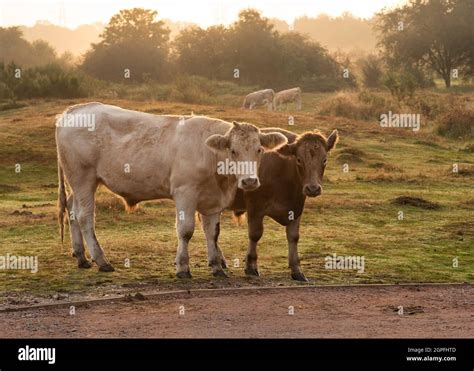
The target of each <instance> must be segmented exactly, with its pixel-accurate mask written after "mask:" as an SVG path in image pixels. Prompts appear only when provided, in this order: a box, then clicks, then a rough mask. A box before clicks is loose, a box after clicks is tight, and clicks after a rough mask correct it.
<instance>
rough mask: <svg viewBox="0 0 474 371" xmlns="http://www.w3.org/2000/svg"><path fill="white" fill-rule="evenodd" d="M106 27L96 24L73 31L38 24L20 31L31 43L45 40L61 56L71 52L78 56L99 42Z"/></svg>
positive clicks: (47, 24)
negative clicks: (92, 44)
mask: <svg viewBox="0 0 474 371" xmlns="http://www.w3.org/2000/svg"><path fill="white" fill-rule="evenodd" d="M104 27H105V25H104V24H103V23H95V24H87V25H82V26H79V27H78V28H75V29H73V30H71V29H69V28H66V27H61V26H57V25H55V24H51V23H49V22H37V23H36V24H35V25H34V26H33V27H24V26H21V27H20V29H21V30H22V31H23V35H24V36H25V39H26V40H28V41H30V42H32V41H34V40H37V39H43V40H45V41H47V42H48V43H49V44H50V45H51V46H52V47H53V48H54V49H55V50H56V51H57V52H58V53H59V54H62V53H64V52H65V51H70V52H71V53H72V54H74V55H76V56H77V55H81V54H82V53H84V52H85V51H86V50H87V49H89V47H90V44H91V43H95V42H98V41H99V35H100V33H101V32H102V30H103V29H104Z"/></svg>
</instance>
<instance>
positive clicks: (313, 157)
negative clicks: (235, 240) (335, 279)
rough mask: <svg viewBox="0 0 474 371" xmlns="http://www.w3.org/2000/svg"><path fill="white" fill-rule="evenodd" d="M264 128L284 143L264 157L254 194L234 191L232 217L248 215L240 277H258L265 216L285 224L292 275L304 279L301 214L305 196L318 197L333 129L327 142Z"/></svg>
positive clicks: (334, 135) (333, 140)
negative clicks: (277, 134)
mask: <svg viewBox="0 0 474 371" xmlns="http://www.w3.org/2000/svg"><path fill="white" fill-rule="evenodd" d="M265 130H269V131H272V132H273V131H279V132H281V133H283V134H284V135H286V136H287V138H288V144H286V145H284V146H283V147H281V148H280V149H278V151H276V152H269V153H265V154H264V155H263V158H262V163H261V165H260V169H259V177H260V182H261V186H260V187H259V188H258V189H256V190H249V191H243V190H239V191H237V194H236V197H235V200H234V203H233V204H232V205H231V207H230V209H231V210H234V215H236V216H240V215H242V214H243V213H244V212H245V211H246V212H247V220H248V236H249V245H248V251H247V257H246V263H245V273H246V274H247V275H254V276H258V275H259V274H258V270H257V243H258V241H259V240H260V238H261V237H262V234H263V218H264V217H265V216H269V217H270V218H272V219H273V220H275V221H276V222H278V223H280V224H281V225H284V226H286V237H287V240H288V261H289V267H290V269H291V277H292V278H293V279H294V280H298V281H306V277H305V275H304V274H303V272H302V271H301V267H300V261H299V257H298V249H297V246H298V239H299V228H300V220H301V214H302V213H303V208H304V204H305V200H306V197H316V196H319V195H321V193H322V189H323V188H322V184H323V175H324V169H325V167H326V162H327V155H328V153H329V152H330V151H331V150H332V149H333V148H334V146H335V144H336V142H337V140H338V134H337V130H334V131H333V132H332V133H331V135H329V137H328V138H327V139H326V137H325V136H324V135H323V134H321V133H320V132H319V131H314V132H307V133H304V134H302V135H296V134H294V133H291V132H289V131H286V130H283V129H275V128H271V129H262V131H265Z"/></svg>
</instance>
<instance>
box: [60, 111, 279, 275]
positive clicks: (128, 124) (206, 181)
mask: <svg viewBox="0 0 474 371" xmlns="http://www.w3.org/2000/svg"><path fill="white" fill-rule="evenodd" d="M77 117H79V118H80V122H76V123H75V118H77ZM85 118H91V119H89V120H88V122H87V123H88V125H84V119H85ZM91 122H93V125H90V123H91ZM56 126H57V128H56V143H57V150H58V173H59V207H60V209H59V221H60V227H61V237H63V231H64V226H63V222H64V214H65V212H66V210H67V211H68V215H69V223H70V232H71V239H72V246H73V255H74V256H75V257H76V258H77V261H78V266H79V267H81V268H89V267H90V266H91V265H90V263H89V262H88V261H87V259H86V256H85V250H84V242H83V238H84V239H85V242H86V243H87V246H88V248H89V250H90V254H91V256H92V259H93V260H94V261H95V262H96V263H97V264H98V266H99V270H101V271H113V270H114V269H113V267H112V265H111V264H110V263H109V262H108V260H107V258H106V257H105V255H104V252H103V250H102V248H101V246H100V245H99V242H98V241H97V238H96V235H95V230H94V209H95V201H94V195H95V192H96V189H97V187H98V185H99V184H103V185H104V186H105V187H107V188H108V189H109V190H110V191H112V192H113V193H115V194H117V195H119V196H121V197H122V198H123V199H124V200H125V202H126V204H127V206H128V207H133V206H134V205H136V204H137V203H139V202H140V201H145V200H154V199H162V198H169V199H173V200H174V201H175V203H176V230H177V235H178V249H177V256H176V267H177V276H178V277H179V278H186V277H191V273H190V270H189V256H188V242H189V240H190V239H191V237H192V235H193V232H194V214H195V212H196V210H197V211H199V212H200V213H201V214H203V215H204V216H203V226H204V232H205V235H206V238H207V246H208V255H209V259H210V260H209V263H210V266H211V267H212V272H213V274H214V275H218V276H219V275H225V273H224V271H223V270H222V266H223V265H225V261H222V260H221V256H222V254H221V253H220V251H219V248H218V246H217V239H216V234H217V233H218V231H219V218H220V213H221V211H222V210H223V209H225V208H226V207H228V206H229V205H230V204H231V202H232V201H233V199H234V197H235V193H236V191H237V188H242V189H247V190H249V189H255V188H257V187H258V186H259V185H260V184H259V179H258V176H257V174H256V173H255V174H254V173H252V174H245V173H238V174H237V173H235V172H234V173H229V172H227V173H226V172H224V173H219V172H218V171H216V170H217V168H218V166H219V164H221V163H224V162H225V163H227V162H228V161H234V162H238V163H240V162H244V163H246V162H251V163H255V164H256V167H257V169H258V165H259V164H260V160H261V157H262V155H263V148H262V146H263V147H266V148H273V147H275V146H277V145H281V144H284V143H286V142H287V138H286V137H285V136H284V135H282V134H281V133H271V132H267V133H261V132H260V131H259V129H258V128H257V127H256V126H254V125H251V124H247V123H237V122H234V123H229V122H225V121H222V120H218V119H212V118H208V117H199V116H196V117H193V116H191V117H189V116H188V117H180V116H157V115H152V114H147V113H142V112H136V111H130V110H125V109H122V108H119V107H115V106H110V105H104V104H101V103H89V104H83V105H77V106H73V107H71V108H69V109H67V110H66V111H65V112H64V113H63V114H62V115H61V116H60V118H59V119H58V120H57V122H56ZM65 180H67V182H68V183H69V186H70V188H71V190H72V193H71V195H70V196H69V197H68V198H66V191H65Z"/></svg>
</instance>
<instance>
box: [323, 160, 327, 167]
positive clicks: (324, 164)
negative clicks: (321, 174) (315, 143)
mask: <svg viewBox="0 0 474 371" xmlns="http://www.w3.org/2000/svg"><path fill="white" fill-rule="evenodd" d="M327 162H328V159H327V158H325V159H324V161H323V166H326V163H327Z"/></svg>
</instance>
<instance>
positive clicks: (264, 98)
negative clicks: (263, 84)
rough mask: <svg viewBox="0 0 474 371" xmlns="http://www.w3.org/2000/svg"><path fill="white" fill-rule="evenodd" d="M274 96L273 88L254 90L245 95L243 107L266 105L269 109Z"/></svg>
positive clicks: (251, 107) (250, 107)
mask: <svg viewBox="0 0 474 371" xmlns="http://www.w3.org/2000/svg"><path fill="white" fill-rule="evenodd" d="M274 96H275V92H274V91H273V89H263V90H259V91H254V92H253V93H250V94H248V95H247V96H246V97H245V99H244V104H243V108H248V109H253V108H254V107H256V106H263V105H266V106H267V108H268V110H269V111H271V110H272V107H273V97H274Z"/></svg>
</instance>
